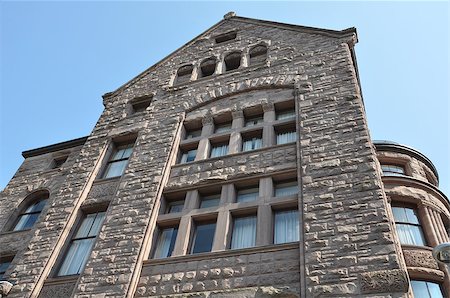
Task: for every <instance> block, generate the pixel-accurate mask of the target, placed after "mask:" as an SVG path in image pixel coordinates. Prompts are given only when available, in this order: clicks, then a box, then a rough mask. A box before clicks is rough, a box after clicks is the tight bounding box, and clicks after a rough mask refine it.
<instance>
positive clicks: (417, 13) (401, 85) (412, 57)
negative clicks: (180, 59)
mask: <svg viewBox="0 0 450 298" xmlns="http://www.w3.org/2000/svg"><path fill="white" fill-rule="evenodd" d="M228 11H235V12H236V13H237V15H239V16H244V17H251V18H259V19H266V20H273V21H278V22H285V23H291V24H298V25H305V26H313V27H320V28H328V29H336V30H341V29H345V28H348V27H356V28H357V30H358V37H359V43H358V44H357V45H356V55H357V60H358V66H359V71H360V77H361V84H362V90H363V95H364V101H365V107H366V112H367V116H368V122H369V128H370V132H371V136H372V138H373V139H376V140H379V139H387V140H392V141H396V142H399V143H402V144H406V145H409V146H411V147H414V148H416V149H418V150H419V151H421V152H422V153H424V154H425V155H427V156H428V157H429V158H430V159H431V160H432V161H433V163H434V164H435V166H436V168H437V169H438V171H439V174H440V180H441V182H440V188H441V189H442V190H443V191H444V192H445V193H446V194H447V195H448V194H449V193H450V191H449V190H450V185H449V184H450V177H449V175H450V162H449V156H450V154H449V153H450V148H449V88H448V84H449V68H450V67H449V27H450V24H449V3H448V2H447V1H445V2H444V1H443V2H256V1H252V2H187V1H185V2H12V1H3V2H0V30H1V31H0V51H1V52H0V57H1V60H0V89H1V91H0V92H1V93H0V100H1V102H0V150H1V151H0V169H1V171H0V189H2V188H3V187H5V186H6V184H7V182H8V181H9V180H10V179H11V177H12V176H13V175H14V173H15V171H16V170H17V169H18V167H19V166H20V164H21V163H22V161H23V158H22V156H21V152H22V151H24V150H28V149H33V148H37V147H41V146H45V145H49V144H53V143H57V142H61V141H65V140H69V139H74V138H78V137H81V136H85V135H88V134H89V133H90V131H91V130H92V128H93V127H94V125H95V123H96V121H97V119H98V117H99V116H100V113H101V111H102V99H101V95H102V94H104V93H106V92H109V91H113V90H115V89H117V88H118V87H120V86H121V85H122V84H124V83H126V82H127V81H129V80H130V79H131V78H133V77H134V76H136V75H137V74H139V73H140V72H142V71H143V70H145V69H146V68H148V67H150V66H151V65H153V64H154V63H155V62H157V61H159V60H160V59H162V58H163V57H165V56H166V55H168V54H169V53H171V52H172V51H174V50H176V49H177V48H178V47H180V46H181V45H183V44H184V43H185V42H187V41H189V40H190V39H192V38H193V37H195V36H197V35H198V34H200V33H201V32H203V31H204V30H206V29H207V28H209V27H210V26H212V25H214V24H215V23H216V22H218V21H219V20H221V19H222V17H223V15H224V14H225V13H227V12H228Z"/></svg>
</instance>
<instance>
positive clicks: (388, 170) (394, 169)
mask: <svg viewBox="0 0 450 298" xmlns="http://www.w3.org/2000/svg"><path fill="white" fill-rule="evenodd" d="M381 171H382V172H383V175H386V176H403V175H405V168H404V167H403V166H400V165H381Z"/></svg>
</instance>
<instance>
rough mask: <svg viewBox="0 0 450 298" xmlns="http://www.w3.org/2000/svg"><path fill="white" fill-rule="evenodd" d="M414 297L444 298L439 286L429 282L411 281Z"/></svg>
mask: <svg viewBox="0 0 450 298" xmlns="http://www.w3.org/2000/svg"><path fill="white" fill-rule="evenodd" d="M411 287H412V289H413V294H414V297H416V298H444V295H443V294H442V291H441V287H440V286H439V284H437V283H434V282H429V281H419V280H411Z"/></svg>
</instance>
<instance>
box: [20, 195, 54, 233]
mask: <svg viewBox="0 0 450 298" xmlns="http://www.w3.org/2000/svg"><path fill="white" fill-rule="evenodd" d="M46 203H47V197H44V198H41V199H39V200H38V201H35V202H34V203H32V204H31V205H29V206H28V207H27V209H25V211H23V212H22V213H20V214H19V217H18V219H17V223H16V225H15V226H14V231H22V230H27V229H30V228H32V227H33V226H34V224H35V223H36V221H37V220H38V217H39V215H40V214H41V212H42V209H44V206H45V204H46Z"/></svg>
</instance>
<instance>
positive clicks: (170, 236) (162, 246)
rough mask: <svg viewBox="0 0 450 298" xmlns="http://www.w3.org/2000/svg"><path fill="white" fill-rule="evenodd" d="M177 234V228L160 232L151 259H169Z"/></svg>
mask: <svg viewBox="0 0 450 298" xmlns="http://www.w3.org/2000/svg"><path fill="white" fill-rule="evenodd" d="M177 234H178V228H167V229H163V230H161V233H160V234H159V238H158V244H157V245H156V249H155V254H154V256H153V258H155V259H161V258H167V257H170V256H171V255H172V252H173V248H174V246H175V240H176V238H177Z"/></svg>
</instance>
